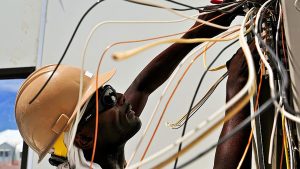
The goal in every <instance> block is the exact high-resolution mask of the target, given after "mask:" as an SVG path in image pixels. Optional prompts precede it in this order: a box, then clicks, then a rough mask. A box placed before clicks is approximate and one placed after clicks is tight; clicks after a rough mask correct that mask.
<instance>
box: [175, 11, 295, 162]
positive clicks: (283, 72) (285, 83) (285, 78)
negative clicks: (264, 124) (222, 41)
mask: <svg viewBox="0 0 300 169" xmlns="http://www.w3.org/2000/svg"><path fill="white" fill-rule="evenodd" d="M261 16H262V18H263V15H261ZM262 18H260V19H262ZM251 21H252V24H254V23H253V18H251ZM252 32H253V34H254V35H255V36H257V37H258V40H259V41H260V43H261V44H262V45H264V46H265V47H266V48H267V50H268V52H269V53H270V55H271V56H272V57H270V59H272V60H273V62H276V63H277V64H275V65H277V66H275V68H276V69H277V71H278V72H279V74H280V76H281V80H282V81H281V85H282V86H283V88H282V89H281V90H280V92H279V93H280V95H281V96H282V97H284V96H286V92H285V90H286V89H287V88H288V84H289V81H288V76H287V73H286V70H285V68H284V66H283V65H282V63H281V62H280V60H279V58H278V57H276V54H275V52H274V51H273V49H271V47H269V46H268V45H267V44H266V43H265V42H264V41H263V40H262V38H261V37H260V36H259V35H258V34H257V33H256V32H255V31H254V30H253V29H252ZM277 98H278V95H276V96H275V98H271V99H269V100H268V101H267V102H265V103H264V104H263V105H262V106H261V107H260V109H259V111H258V112H256V113H255V115H254V117H248V118H247V119H245V120H244V121H243V122H242V123H240V124H239V125H238V126H237V127H235V128H234V129H233V130H231V132H230V133H228V134H226V135H225V136H224V137H222V138H220V139H219V141H218V143H217V144H214V145H212V146H211V147H209V148H207V149H206V150H204V151H203V152H201V153H200V154H198V155H197V156H195V157H194V158H192V159H191V160H189V161H187V162H185V163H184V164H182V165H181V166H179V167H178V168H183V167H186V166H187V165H189V164H191V163H193V162H194V161H196V160H197V159H198V158H200V157H202V156H203V155H205V154H206V153H208V152H209V151H210V150H212V149H214V148H215V147H217V146H218V145H220V144H222V143H223V142H225V141H227V140H228V139H230V138H231V137H232V136H233V135H235V134H236V133H238V132H239V131H240V130H242V129H243V128H244V127H246V126H247V125H248V124H249V123H250V122H251V120H252V119H254V118H255V117H257V116H258V115H260V114H262V113H263V112H264V110H265V109H267V108H268V107H269V106H271V105H272V103H273V101H274V100H276V99H277ZM285 106H286V105H285ZM288 107H289V105H288ZM287 109H288V108H287ZM293 111H294V110H292V111H291V112H293Z"/></svg>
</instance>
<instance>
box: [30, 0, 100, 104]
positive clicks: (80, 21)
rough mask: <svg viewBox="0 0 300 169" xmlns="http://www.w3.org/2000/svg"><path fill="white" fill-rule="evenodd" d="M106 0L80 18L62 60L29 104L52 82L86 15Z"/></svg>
mask: <svg viewBox="0 0 300 169" xmlns="http://www.w3.org/2000/svg"><path fill="white" fill-rule="evenodd" d="M103 1H104V0H97V2H95V3H94V4H93V5H92V6H91V7H90V8H89V9H88V10H87V11H86V12H85V13H84V14H83V16H82V17H81V19H80V20H79V22H78V24H77V26H76V28H75V30H74V32H73V34H72V36H71V39H70V40H69V43H68V45H67V47H66V48H65V51H64V53H63V55H62V56H61V58H60V60H59V61H58V63H57V65H56V66H55V68H54V70H53V72H52V73H51V75H50V76H49V78H48V79H47V81H46V82H45V83H44V84H43V86H42V87H41V88H40V89H39V91H38V92H37V94H36V95H35V96H34V97H33V98H32V99H31V100H30V102H29V104H31V103H32V102H33V101H34V100H35V99H36V98H37V97H38V96H39V95H40V94H41V93H42V91H43V90H44V89H45V87H46V86H47V84H48V83H49V82H50V80H51V78H52V77H53V75H54V73H55V72H56V70H57V69H58V67H59V65H60V64H61V62H62V61H63V59H64V57H65V55H66V53H67V51H68V49H69V47H70V45H71V43H72V41H73V38H74V37H75V34H76V32H77V30H78V28H79V26H80V24H81V23H82V21H83V19H84V18H85V17H86V15H87V14H88V13H89V12H90V11H91V10H92V9H93V8H94V7H96V6H97V5H98V4H99V3H101V2H103Z"/></svg>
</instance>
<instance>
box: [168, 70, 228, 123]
mask: <svg viewBox="0 0 300 169" xmlns="http://www.w3.org/2000/svg"><path fill="white" fill-rule="evenodd" d="M227 76H228V72H226V73H224V74H223V76H221V79H222V81H223V80H224V79H225V78H226V77H227ZM220 83H221V81H220ZM220 83H218V84H217V85H214V87H215V88H213V90H212V91H210V92H209V93H207V94H206V95H205V97H203V100H200V101H199V102H198V103H197V104H196V105H195V106H194V107H193V109H195V110H193V109H192V110H191V111H193V113H192V114H191V115H190V116H189V117H187V118H188V119H190V118H192V116H193V115H194V114H195V113H196V112H197V111H198V110H199V109H200V108H201V107H202V105H203V104H205V102H206V101H207V100H208V99H209V97H210V96H211V94H213V92H214V91H215V90H216V88H217V87H218V85H219V84H220ZM183 125H184V123H183V124H180V125H179V126H178V127H172V129H179V128H181V127H182V126H183Z"/></svg>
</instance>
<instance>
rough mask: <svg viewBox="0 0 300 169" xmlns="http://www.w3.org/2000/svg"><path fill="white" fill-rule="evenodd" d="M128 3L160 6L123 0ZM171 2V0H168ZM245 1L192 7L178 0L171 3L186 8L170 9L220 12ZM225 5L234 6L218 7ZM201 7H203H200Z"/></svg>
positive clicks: (229, 11)
mask: <svg viewBox="0 0 300 169" xmlns="http://www.w3.org/2000/svg"><path fill="white" fill-rule="evenodd" d="M124 1H127V2H130V3H134V4H139V5H143V6H149V7H155V8H162V9H163V7H161V6H157V5H155V4H148V3H143V2H141V1H139V2H138V1H131V0H124ZM169 2H171V1H169ZM245 2H247V1H246V0H245V1H241V2H226V3H222V4H216V5H206V6H200V7H193V6H190V5H187V4H183V3H179V2H175V1H173V2H172V3H175V4H177V5H181V6H185V7H188V8H186V9H178V8H170V9H172V10H176V11H188V10H197V11H199V12H222V13H231V12H233V11H234V10H236V9H237V8H239V7H240V6H242V5H244V3H245ZM226 5H230V6H235V7H234V8H232V9H230V10H228V11H227V10H224V9H220V7H223V6H226ZM201 8H203V9H201Z"/></svg>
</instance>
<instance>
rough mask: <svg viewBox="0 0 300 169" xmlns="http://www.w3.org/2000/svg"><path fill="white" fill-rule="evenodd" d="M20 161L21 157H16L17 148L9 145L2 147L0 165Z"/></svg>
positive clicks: (0, 146) (0, 147)
mask: <svg viewBox="0 0 300 169" xmlns="http://www.w3.org/2000/svg"><path fill="white" fill-rule="evenodd" d="M20 160H21V159H20V157H19V156H18V155H16V152H15V147H13V146H11V145H9V144H7V143H3V144H1V145H0V163H12V162H16V161H20Z"/></svg>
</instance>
